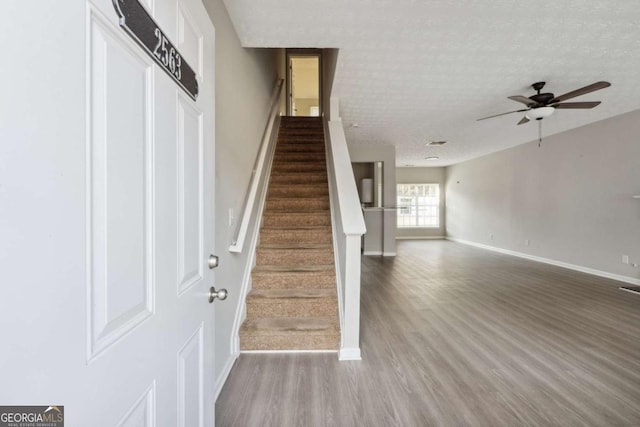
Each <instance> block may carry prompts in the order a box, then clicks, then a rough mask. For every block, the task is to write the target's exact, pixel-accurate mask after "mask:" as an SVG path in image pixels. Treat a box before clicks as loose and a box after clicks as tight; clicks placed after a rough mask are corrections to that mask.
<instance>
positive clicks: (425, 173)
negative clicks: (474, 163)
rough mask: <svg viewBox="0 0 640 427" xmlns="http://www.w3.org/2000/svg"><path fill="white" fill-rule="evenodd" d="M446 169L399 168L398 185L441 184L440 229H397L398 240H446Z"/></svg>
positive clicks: (397, 171) (397, 173)
mask: <svg viewBox="0 0 640 427" xmlns="http://www.w3.org/2000/svg"><path fill="white" fill-rule="evenodd" d="M445 180H446V171H445V168H441V167H434V168H397V169H396V183H397V184H440V227H438V228H397V229H396V238H398V239H402V238H405V239H410V238H416V239H424V238H444V236H445V224H446V215H445V211H446V209H445Z"/></svg>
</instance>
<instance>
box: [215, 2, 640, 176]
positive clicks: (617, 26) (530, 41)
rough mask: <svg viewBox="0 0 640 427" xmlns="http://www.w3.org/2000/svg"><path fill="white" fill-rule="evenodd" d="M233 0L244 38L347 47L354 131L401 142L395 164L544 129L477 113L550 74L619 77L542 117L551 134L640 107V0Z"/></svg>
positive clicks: (582, 80) (343, 60) (580, 82)
mask: <svg viewBox="0 0 640 427" xmlns="http://www.w3.org/2000/svg"><path fill="white" fill-rule="evenodd" d="M225 3H226V5H227V8H228V10H229V14H230V16H231V18H232V21H233V23H234V26H235V28H236V31H237V32H238V35H239V37H240V39H241V42H242V44H243V45H244V46H247V47H332V48H339V49H340V54H339V57H338V65H337V69H336V75H335V83H334V88H333V92H332V96H337V97H339V98H340V113H341V116H342V120H343V123H344V124H345V130H346V133H347V138H348V140H349V141H350V142H354V143H358V144H382V145H395V147H396V154H397V165H398V166H404V165H408V164H411V165H416V166H444V165H449V164H453V163H457V162H460V161H464V160H467V159H471V158H475V157H478V156H481V155H484V154H488V153H490V152H493V151H497V150H501V149H504V148H507V147H511V146H514V145H518V144H522V143H525V142H529V141H532V140H536V139H537V137H538V126H537V123H536V122H531V123H527V124H525V125H521V126H516V123H517V122H518V120H520V118H521V117H522V115H521V114H520V113H514V114H511V115H506V116H502V117H498V118H494V119H490V120H485V121H480V122H478V121H476V119H477V118H479V117H483V116H487V115H491V114H496V113H502V112H506V111H512V110H517V109H519V108H521V107H522V104H519V103H516V102H514V101H511V100H509V99H507V96H509V95H525V96H529V95H532V94H534V93H535V92H534V91H533V90H532V89H531V88H530V84H531V83H534V82H537V81H541V80H542V81H546V82H547V86H546V87H545V90H544V92H546V91H549V92H553V93H554V94H556V96H557V95H560V94H563V93H565V92H568V91H570V90H573V89H576V88H579V87H582V86H586V85H588V84H590V83H593V82H596V81H599V80H607V81H609V82H611V84H612V86H611V87H610V88H607V89H603V90H600V91H597V92H594V93H591V94H587V95H584V96H581V97H578V98H575V99H573V101H591V100H600V101H602V104H601V105H600V106H598V107H596V108H595V109H593V110H557V111H555V113H554V114H553V115H552V116H551V117H549V118H546V119H544V120H543V122H542V135H543V138H544V136H545V135H551V134H555V133H558V132H562V131H565V130H568V129H572V128H575V127H578V126H582V125H585V124H588V123H591V122H594V121H598V120H602V119H606V118H608V117H612V116H615V115H618V114H622V113H625V112H628V111H631V110H635V109H638V108H640V84H639V82H640V1H638V0H617V1H614V0H610V1H604V0H582V1H577V0H554V1H548V0H536V1H533V0H529V1H518V2H515V1H511V0H500V1H498V0H466V1H464V0H463V1H456V0H441V1H433V0H421V1H418V0H225ZM353 123H357V124H358V126H357V127H353V126H352V124H353ZM429 140H447V141H449V142H448V143H447V144H446V145H444V146H441V147H426V146H425V142H426V141H429ZM604 143H606V141H604ZM542 149H544V140H543V145H542ZM427 156H439V157H440V160H438V161H427V160H425V159H424V158H425V157H427Z"/></svg>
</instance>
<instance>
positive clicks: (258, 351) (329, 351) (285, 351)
mask: <svg viewBox="0 0 640 427" xmlns="http://www.w3.org/2000/svg"><path fill="white" fill-rule="evenodd" d="M337 352H338V350H242V351H241V352H240V353H242V354H296V353H337Z"/></svg>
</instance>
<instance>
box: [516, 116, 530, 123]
mask: <svg viewBox="0 0 640 427" xmlns="http://www.w3.org/2000/svg"><path fill="white" fill-rule="evenodd" d="M525 123H529V119H527V116H524V117H523V118H522V119H520V121H519V122H518V124H519V125H523V124H525Z"/></svg>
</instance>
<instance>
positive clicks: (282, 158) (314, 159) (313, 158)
mask: <svg viewBox="0 0 640 427" xmlns="http://www.w3.org/2000/svg"><path fill="white" fill-rule="evenodd" d="M273 161H274V162H311V163H326V161H325V156H324V153H294V152H290V153H278V154H276V156H275V157H274V158H273Z"/></svg>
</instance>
